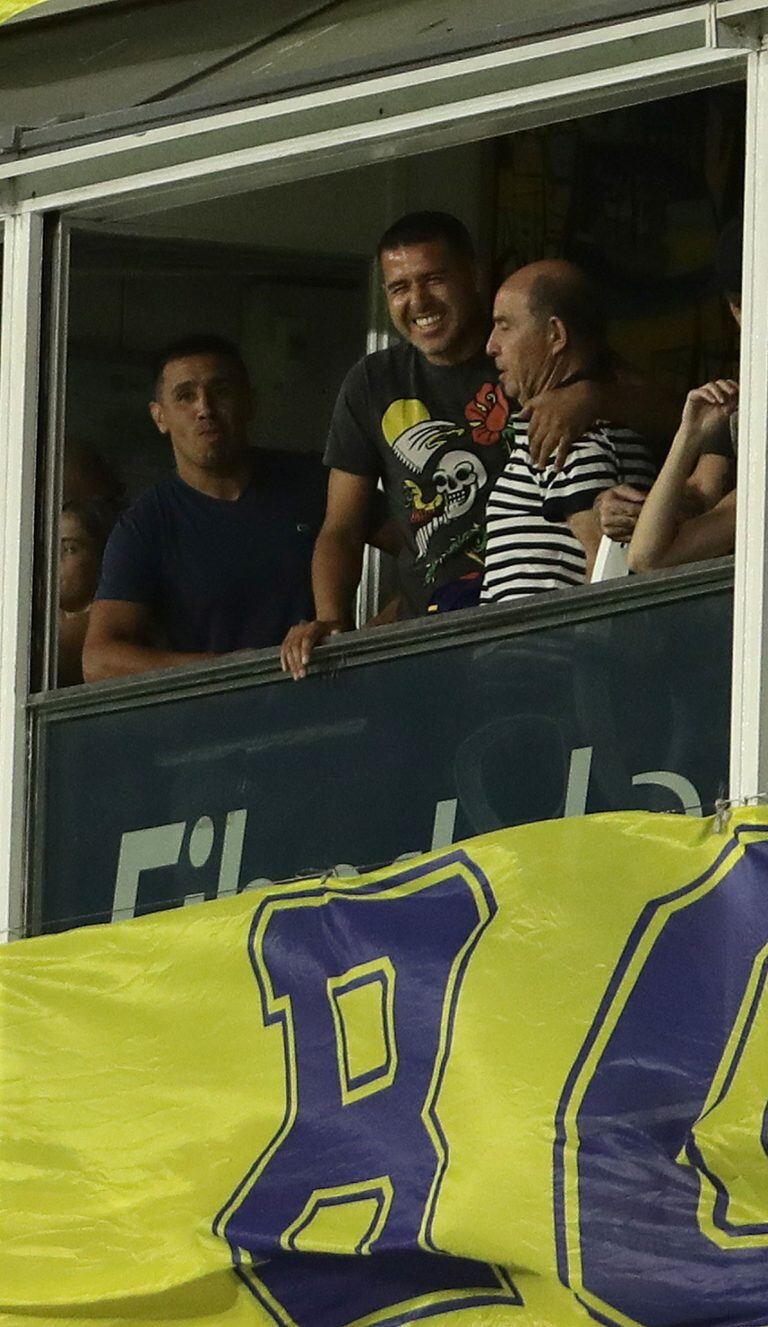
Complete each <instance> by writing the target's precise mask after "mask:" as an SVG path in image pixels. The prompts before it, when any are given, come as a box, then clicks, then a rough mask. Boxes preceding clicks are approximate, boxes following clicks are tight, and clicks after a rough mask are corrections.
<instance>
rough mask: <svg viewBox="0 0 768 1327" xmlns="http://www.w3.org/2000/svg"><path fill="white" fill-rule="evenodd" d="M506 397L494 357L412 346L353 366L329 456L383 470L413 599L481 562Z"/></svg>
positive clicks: (423, 600)
mask: <svg viewBox="0 0 768 1327" xmlns="http://www.w3.org/2000/svg"><path fill="white" fill-rule="evenodd" d="M509 413H510V410H509V405H508V403H507V401H506V398H505V396H504V393H503V390H502V389H501V387H500V386H498V385H497V383H496V370H495V368H494V365H493V362H492V360H490V359H488V357H487V356H486V355H485V354H483V353H481V354H478V355H475V356H473V358H472V359H470V360H467V361H466V362H465V363H463V364H457V365H450V366H446V367H443V366H437V365H434V364H430V362H429V360H427V359H425V358H424V356H423V355H421V354H420V353H419V352H418V351H417V350H415V349H414V347H413V346H411V345H408V344H405V343H403V344H398V345H394V346H390V347H389V348H388V349H386V350H381V351H378V352H377V353H375V354H373V355H367V356H366V357H365V359H363V360H361V361H360V362H359V363H358V364H356V365H355V366H354V368H353V369H352V370H351V371H350V372H349V373H348V374H347V377H346V379H345V380H344V383H343V384H342V387H341V391H340V393H339V397H338V400H337V402H336V407H335V410H334V413H333V419H332V421H331V428H330V432H329V435H328V443H327V446H326V451H325V463H326V465H327V466H330V467H332V468H334V469H336V470H345V471H347V472H349V473H351V474H356V475H371V476H374V477H376V478H381V480H382V482H383V485H384V491H385V493H386V496H387V500H388V505H389V510H390V513H391V515H392V516H393V518H394V519H395V520H396V522H397V524H398V526H399V528H400V530H401V532H402V535H403V538H404V541H405V550H404V553H403V554H402V555H401V560H400V561H401V566H400V570H401V578H402V582H403V590H404V594H405V597H406V601H407V605H408V609H409V611H410V612H411V613H413V614H417V613H422V612H424V611H425V609H426V606H427V603H428V602H429V599H430V597H431V595H432V593H433V592H434V590H435V589H436V588H437V587H438V586H440V585H444V584H446V583H447V582H449V581H455V580H458V579H459V578H460V577H462V576H465V575H467V574H469V573H471V572H475V573H479V572H481V571H482V567H483V554H484V546H485V502H486V498H487V496H488V494H489V492H490V490H491V489H492V487H493V484H494V482H495V480H496V477H497V475H498V474H499V473H500V471H501V470H502V468H503V466H504V461H505V459H506V456H507V448H506V446H505V444H504V443H503V441H502V436H501V435H502V429H503V428H504V426H505V425H506V423H507V420H508V417H509Z"/></svg>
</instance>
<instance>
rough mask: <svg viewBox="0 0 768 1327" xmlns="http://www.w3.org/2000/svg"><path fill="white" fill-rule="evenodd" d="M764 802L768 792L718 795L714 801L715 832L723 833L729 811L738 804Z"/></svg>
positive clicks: (745, 804)
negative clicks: (743, 795) (729, 795)
mask: <svg viewBox="0 0 768 1327" xmlns="http://www.w3.org/2000/svg"><path fill="white" fill-rule="evenodd" d="M765 802H768V792H766V793H753V794H752V796H751V797H718V798H717V799H716V801H715V825H714V829H715V833H716V834H724V833H725V830H726V829H727V828H728V822H729V820H730V818H731V811H735V810H737V808H738V807H740V806H760V805H762V804H763V803H765Z"/></svg>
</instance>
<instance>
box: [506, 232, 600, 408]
mask: <svg viewBox="0 0 768 1327" xmlns="http://www.w3.org/2000/svg"><path fill="white" fill-rule="evenodd" d="M493 324H494V330H493V332H492V333H491V336H490V339H489V341H488V353H489V355H493V357H494V358H495V360H496V366H497V368H498V369H499V373H500V376H501V381H502V383H503V385H504V388H505V390H506V392H507V394H508V395H510V396H511V397H513V398H516V399H517V400H518V401H520V402H525V401H526V400H528V399H529V398H530V397H531V396H535V395H536V394H537V393H538V392H540V391H543V390H544V389H545V388H546V387H553V386H556V385H557V383H558V382H560V381H562V380H563V378H565V377H566V376H567V375H568V374H570V373H573V372H575V371H576V370H579V369H584V368H586V367H588V366H589V365H590V364H591V363H592V362H594V360H595V359H596V358H599V357H601V356H602V355H603V354H604V351H605V314H604V311H603V305H602V300H601V297H600V292H599V291H598V290H597V288H596V287H595V285H594V284H593V282H592V281H591V280H590V279H589V277H588V276H586V275H585V273H584V272H582V271H581V270H580V269H579V268H578V267H575V266H574V264H573V263H568V262H565V261H564V260H563V259H556V258H548V259H543V260H542V261H541V262H538V263H529V264H528V265H527V267H521V268H519V270H518V271H517V272H514V273H513V274H512V276H510V277H508V278H507V280H506V281H505V282H504V283H503V284H502V285H501V286H500V287H499V290H498V292H497V295H496V299H495V301H494V307H493Z"/></svg>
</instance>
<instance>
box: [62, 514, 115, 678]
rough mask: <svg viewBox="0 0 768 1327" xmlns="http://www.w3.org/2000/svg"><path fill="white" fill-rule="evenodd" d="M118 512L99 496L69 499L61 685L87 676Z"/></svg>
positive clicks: (64, 531) (65, 525)
mask: <svg viewBox="0 0 768 1327" xmlns="http://www.w3.org/2000/svg"><path fill="white" fill-rule="evenodd" d="M113 522H114V513H112V512H111V511H110V509H109V507H107V506H105V505H104V504H103V503H100V502H99V501H98V500H96V499H93V500H91V501H87V500H86V501H81V502H65V504H64V506H63V508H62V512H61V518H60V521H59V535H60V544H59V549H60V551H59V653H58V667H57V673H56V681H57V683H58V685H59V686H60V687H71V686H76V685H77V684H78V682H82V680H83V642H84V640H85V633H86V631H87V628H88V616H89V613H90V611H91V604H92V603H93V597H94V595H95V593H96V587H97V585H98V583H99V576H100V574H101V560H102V556H103V553H104V545H105V544H106V542H107V536H108V535H109V532H110V529H111V528H112V524H113Z"/></svg>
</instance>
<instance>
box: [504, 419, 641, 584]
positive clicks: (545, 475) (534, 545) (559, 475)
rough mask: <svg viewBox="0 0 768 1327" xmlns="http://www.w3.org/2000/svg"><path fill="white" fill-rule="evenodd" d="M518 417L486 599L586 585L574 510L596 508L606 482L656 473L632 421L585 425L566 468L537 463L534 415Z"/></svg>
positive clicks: (628, 480)
mask: <svg viewBox="0 0 768 1327" xmlns="http://www.w3.org/2000/svg"><path fill="white" fill-rule="evenodd" d="M512 425H513V429H514V440H513V441H512V442H511V450H510V456H509V460H508V461H507V464H506V465H505V467H504V469H503V471H502V472H501V474H500V475H499V478H498V479H497V480H496V483H495V485H494V487H493V489H492V491H491V494H490V496H489V498H488V503H487V506H486V550H485V575H484V578H483V588H482V593H481V596H480V598H481V602H482V603H501V602H503V601H505V600H508V599H514V598H516V597H517V596H518V595H522V594H536V593H537V592H538V591H540V590H562V589H565V588H567V587H568V586H571V585H580V584H581V583H582V582H583V580H584V572H585V567H586V559H585V555H584V550H583V548H582V546H581V544H580V543H579V541H578V539H577V538H576V536H575V534H572V533H571V530H570V529H569V527H568V525H567V524H566V519H567V517H569V516H572V515H573V514H575V513H576V512H580V511H588V510H589V509H590V508H591V506H592V504H593V503H594V500H595V498H596V497H597V495H598V493H600V492H602V490H603V489H606V488H613V487H614V486H615V485H616V484H633V485H634V486H636V487H637V488H641V489H648V488H650V486H651V484H652V483H653V480H654V478H655V475H656V468H655V466H654V464H653V461H652V459H651V455H650V453H649V451H648V449H647V447H646V445H645V443H644V442H643V440H642V438H640V437H639V436H638V435H637V434H636V433H632V432H631V431H630V430H629V429H623V428H618V427H615V426H614V425H612V424H606V425H600V426H598V427H596V428H595V429H593V430H592V431H591V432H589V433H585V434H584V436H583V437H582V438H579V440H578V441H577V442H576V443H574V445H573V447H572V449H571V451H570V453H569V455H568V458H567V460H566V462H565V465H564V466H563V469H562V470H560V471H559V472H558V471H556V470H555V468H554V466H553V465H548V466H546V467H545V468H544V469H543V470H537V469H536V468H535V466H534V465H533V463H532V461H531V457H530V452H529V450H528V425H527V423H526V422H525V421H523V420H520V419H515V420H513V421H512Z"/></svg>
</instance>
